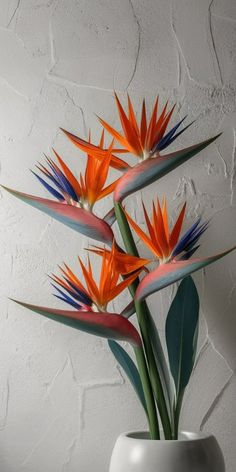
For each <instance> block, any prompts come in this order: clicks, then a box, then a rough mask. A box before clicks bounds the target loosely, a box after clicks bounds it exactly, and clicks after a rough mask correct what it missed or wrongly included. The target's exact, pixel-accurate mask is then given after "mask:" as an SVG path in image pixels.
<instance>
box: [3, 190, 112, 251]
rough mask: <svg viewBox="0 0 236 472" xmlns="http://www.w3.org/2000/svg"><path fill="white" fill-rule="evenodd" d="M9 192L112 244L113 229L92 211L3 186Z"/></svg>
mask: <svg viewBox="0 0 236 472" xmlns="http://www.w3.org/2000/svg"><path fill="white" fill-rule="evenodd" d="M3 188H4V189H5V190H7V191H8V192H9V193H11V194H12V195H14V196H15V197H17V198H19V199H20V200H22V201H23V202H25V203H28V204H29V205H31V206H32V207H34V208H37V209H38V210H40V211H42V212H44V213H46V214H47V215H49V216H51V217H52V218H54V219H55V220H58V221H60V222H61V223H63V224H65V225H66V226H69V227H70V228H72V229H74V230H75V231H77V232H79V233H82V234H84V235H85V236H88V237H89V238H92V239H95V240H96V241H101V242H103V243H106V244H108V245H109V246H111V245H112V241H113V239H114V235H113V231H112V229H111V227H110V226H109V225H108V224H107V223H106V221H104V220H102V219H101V218H98V217H97V216H95V215H94V214H93V213H91V212H89V211H87V210H84V209H83V208H79V207H76V206H72V205H68V204H67V203H61V202H56V201H53V200H49V199H46V198H41V197H35V196H33V195H28V194H26V193H22V192H18V191H16V190H12V189H9V188H7V187H3Z"/></svg>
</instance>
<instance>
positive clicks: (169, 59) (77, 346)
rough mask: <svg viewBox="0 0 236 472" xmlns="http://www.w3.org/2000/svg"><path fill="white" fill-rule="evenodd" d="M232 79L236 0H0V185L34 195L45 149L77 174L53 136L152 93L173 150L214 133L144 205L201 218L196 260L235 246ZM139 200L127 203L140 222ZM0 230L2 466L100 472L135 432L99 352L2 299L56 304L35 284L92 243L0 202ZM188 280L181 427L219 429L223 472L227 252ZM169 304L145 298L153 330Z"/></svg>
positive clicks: (134, 413) (229, 460)
mask: <svg viewBox="0 0 236 472" xmlns="http://www.w3.org/2000/svg"><path fill="white" fill-rule="evenodd" d="M235 79H236V3H235V0H175V1H173V2H171V1H170V0H145V1H144V0H120V1H116V0H90V1H86V0H64V1H63V0H0V162H1V182H2V183H4V184H6V185H9V186H12V187H14V188H17V189H20V190H23V191H26V192H32V193H35V194H38V195H45V193H44V191H43V189H42V188H41V187H40V185H38V184H37V182H36V181H35V180H34V178H33V177H32V175H31V174H30V172H29V171H28V169H29V168H33V167H34V164H35V163H36V161H37V160H39V159H41V158H42V155H43V152H48V153H49V152H50V148H51V146H52V145H53V146H54V147H55V148H56V149H57V150H58V151H59V152H60V153H61V154H62V155H63V156H64V158H65V159H66V160H67V161H68V162H69V163H70V164H71V166H72V168H73V169H74V170H76V171H77V172H79V171H80V170H81V169H82V168H83V166H84V158H83V157H82V156H81V155H80V153H79V151H77V150H76V149H73V148H72V145H71V144H70V143H68V142H67V141H66V139H65V137H64V136H62V134H61V133H60V132H59V131H58V128H59V126H63V127H65V128H67V129H69V130H71V131H74V132H78V133H79V134H80V135H82V136H86V135H87V131H88V129H89V127H91V128H92V129H93V130H94V136H97V134H98V132H99V126H98V124H97V121H96V118H95V116H94V114H93V112H96V113H99V114H100V115H102V116H103V117H105V118H106V119H107V120H110V121H111V122H112V123H114V124H116V125H117V117H116V115H115V108H114V100H113V97H112V90H113V88H115V89H116V90H117V91H120V93H121V96H122V95H124V96H125V92H126V91H127V90H128V91H129V92H130V94H131V96H132V97H133V99H134V101H135V104H136V105H137V106H139V105H140V103H141V99H142V97H143V96H146V97H147V100H148V103H149V105H150V104H151V102H152V101H153V100H154V98H155V96H156V94H157V93H160V96H161V98H162V100H163V101H164V100H165V99H166V98H167V97H168V96H169V97H170V100H171V102H173V101H177V104H178V112H177V114H176V118H178V116H177V115H178V114H179V116H180V117H183V116H184V115H185V114H186V113H188V116H189V118H188V119H189V121H190V120H192V119H194V120H196V121H195V123H194V125H193V126H192V127H191V129H190V130H188V131H187V132H186V134H185V135H184V136H183V137H181V139H180V140H179V142H178V144H176V146H180V145H189V144H191V143H193V142H196V141H198V140H202V139H204V138H207V137H209V136H211V135H213V134H214V133H216V132H218V131H219V130H223V131H224V133H223V136H222V137H221V138H220V139H219V140H218V141H217V142H216V143H215V144H213V145H212V146H211V147H210V148H209V149H208V150H206V151H204V152H202V153H201V155H200V156H198V157H195V158H194V159H193V160H192V161H190V162H188V163H187V164H186V165H185V166H183V167H181V168H179V169H177V170H176V171H174V172H173V173H171V174H170V175H169V176H168V177H166V178H165V179H164V180H162V181H160V182H159V183H158V184H154V185H152V187H149V188H147V189H145V191H144V192H143V198H144V199H145V201H147V202H150V199H151V197H152V195H153V193H156V192H158V194H159V195H161V194H162V193H163V192H166V193H167V195H168V197H169V199H170V205H171V208H172V211H173V212H174V213H175V211H176V210H177V208H178V207H179V205H180V204H181V203H182V202H183V200H184V199H185V198H187V199H188V202H189V206H188V216H189V218H190V221H192V220H193V218H194V217H196V216H197V215H199V214H202V215H203V216H204V217H205V218H212V223H211V227H210V229H209V231H208V233H207V234H206V235H205V236H204V238H203V243H202V247H201V253H202V254H208V253H211V252H213V251H214V250H217V249H219V250H220V249H223V248H224V247H226V246H229V245H230V244H235V241H236V212H235V205H236V193H235V175H236V174H235V173H236V164H235V152H236V151H235V144H236V131H235V128H236V100H235V97H236V83H235ZM139 202H140V195H138V196H133V197H131V198H130V199H129V201H128V203H127V204H128V206H129V208H130V210H131V211H134V210H133V209H134V208H135V209H136V216H137V218H138V219H139V221H140V222H141V221H142V220H141V218H142V217H141V215H140V214H139V213H138V211H137V208H138V205H139ZM105 205H106V208H109V201H108V202H107V203H106V204H105V203H104V204H103V206H102V207H100V208H98V210H99V211H100V214H103V213H104V211H105ZM0 221H1V224H0V238H1V244H0V260H1V264H0V290H1V320H0V470H1V472H43V471H45V472H78V471H79V472H90V471H92V470H95V468H96V471H97V472H105V471H107V468H108V460H109V456H110V452H111V448H112V446H113V443H114V440H115V438H116V436H117V435H118V434H119V433H120V432H122V431H124V430H128V429H131V428H141V427H143V426H144V424H145V421H144V418H143V415H142V412H141V411H140V410H139V406H138V403H137V401H136V399H135V397H134V395H133V392H132V390H131V388H130V386H129V385H128V384H127V383H126V381H125V380H124V378H123V376H122V374H121V372H120V371H119V369H118V368H117V365H116V362H115V361H114V360H113V358H112V356H111V355H110V354H109V352H108V349H107V346H106V342H104V341H101V340H100V339H98V338H93V337H90V336H88V335H86V334H82V333H79V332H75V331H73V330H71V329H68V328H64V327H62V326H60V325H57V324H54V323H52V322H49V321H45V320H43V319H41V318H40V317H38V316H36V315H33V314H31V313H30V312H25V310H23V309H22V308H20V307H17V306H15V305H13V304H12V303H10V302H8V300H7V297H8V296H13V297H15V298H19V299H23V300H25V301H29V302H30V301H32V302H35V303H41V304H45V305H46V304H51V305H52V304H53V303H55V301H53V300H52V297H51V295H50V288H49V281H48V280H47V277H46V275H45V274H46V273H50V272H51V271H53V270H55V269H56V265H57V264H58V263H61V262H62V261H63V260H66V261H67V262H68V263H69V264H71V265H72V267H74V268H75V267H76V255H77V254H80V255H81V253H82V249H83V248H84V247H87V246H88V240H86V238H84V237H81V236H80V235H77V234H76V233H74V232H72V231H70V230H69V229H68V228H66V227H62V226H60V225H59V223H57V222H55V221H53V220H51V219H49V218H48V217H47V216H44V215H43V214H41V213H39V212H37V211H36V210H33V209H31V208H30V207H26V206H24V205H23V204H22V203H20V202H18V201H16V200H15V199H14V198H13V197H11V196H9V195H7V194H6V193H3V192H2V195H1V201H0ZM196 280H197V282H198V286H199V290H200V293H201V296H202V323H201V336H200V345H199V348H200V349H201V351H200V356H199V359H198V363H197V366H196V369H195V374H194V377H193V379H192V382H191V386H190V389H189V392H188V393H187V395H186V399H185V403H184V411H183V416H182V426H183V427H184V428H188V429H194V430H197V429H199V428H203V429H204V430H209V431H211V432H213V433H214V434H216V436H217V438H218V439H219V441H220V444H221V446H222V448H223V451H224V454H225V458H226V464H227V472H234V471H235V463H236V451H235V435H236V413H235V411H236V410H235V404H236V378H235V368H236V344H235V328H236V321H235V320H236V310H235V302H236V256H235V255H232V256H228V257H227V258H226V259H225V260H223V261H221V262H219V263H217V264H216V265H215V266H214V267H211V268H209V269H207V271H206V273H205V274H199V275H198V276H197V277H196ZM170 295H171V291H170V290H166V291H165V292H163V294H162V296H159V297H151V298H150V304H151V305H152V306H153V308H155V309H156V306H158V304H159V307H160V308H159V310H158V312H156V318H157V320H158V326H159V327H160V330H162V329H163V321H164V317H165V313H166V309H167V307H168V303H169V297H170ZM124 301H125V297H123V302H124ZM154 301H155V303H154Z"/></svg>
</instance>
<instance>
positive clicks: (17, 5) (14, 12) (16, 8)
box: [7, 0, 21, 28]
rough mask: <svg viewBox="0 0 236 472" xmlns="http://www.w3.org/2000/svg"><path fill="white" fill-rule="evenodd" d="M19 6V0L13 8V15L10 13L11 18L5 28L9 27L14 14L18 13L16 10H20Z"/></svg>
mask: <svg viewBox="0 0 236 472" xmlns="http://www.w3.org/2000/svg"><path fill="white" fill-rule="evenodd" d="M20 4H21V0H18V2H17V4H16V6H15V9H14V11H13V13H12V16H11V18H10V20H9V22H8V24H7V28H9V27H10V25H11V23H12V21H13V19H14V18H15V16H16V14H17V13H18V10H19V8H20Z"/></svg>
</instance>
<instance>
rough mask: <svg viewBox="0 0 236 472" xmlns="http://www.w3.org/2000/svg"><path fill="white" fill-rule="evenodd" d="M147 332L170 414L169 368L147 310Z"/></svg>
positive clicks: (172, 394) (172, 399) (171, 393)
mask: <svg viewBox="0 0 236 472" xmlns="http://www.w3.org/2000/svg"><path fill="white" fill-rule="evenodd" d="M147 320H148V328H147V329H148V334H149V338H150V342H151V345H152V349H153V354H154V357H155V361H156V366H157V370H158V372H159V375H160V380H161V384H162V388H163V392H164V396H165V400H166V404H167V405H168V411H169V415H170V416H172V413H173V402H174V392H173V389H174V387H173V386H172V380H171V378H170V374H169V369H168V366H167V362H166V358H165V355H164V352H163V349H162V345H161V340H160V336H159V333H158V330H157V327H156V324H155V322H154V320H153V318H152V315H151V313H150V312H149V310H148V318H147Z"/></svg>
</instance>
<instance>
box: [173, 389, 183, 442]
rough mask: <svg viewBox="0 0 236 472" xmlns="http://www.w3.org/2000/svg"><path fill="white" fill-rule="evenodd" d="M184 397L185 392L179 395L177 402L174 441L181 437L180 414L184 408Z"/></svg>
mask: <svg viewBox="0 0 236 472" xmlns="http://www.w3.org/2000/svg"><path fill="white" fill-rule="evenodd" d="M183 396H184V390H183V391H182V392H181V393H179V395H178V398H177V402H176V407H175V413H174V438H173V439H178V435H179V418H180V412H181V408H182V402H183Z"/></svg>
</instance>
